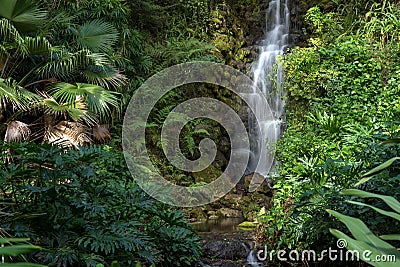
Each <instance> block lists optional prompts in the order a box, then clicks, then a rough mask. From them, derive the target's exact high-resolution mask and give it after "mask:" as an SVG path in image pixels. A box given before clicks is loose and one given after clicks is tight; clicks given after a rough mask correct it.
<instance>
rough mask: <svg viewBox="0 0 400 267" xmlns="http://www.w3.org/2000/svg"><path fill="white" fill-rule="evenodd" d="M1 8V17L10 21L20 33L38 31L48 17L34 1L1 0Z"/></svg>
mask: <svg viewBox="0 0 400 267" xmlns="http://www.w3.org/2000/svg"><path fill="white" fill-rule="evenodd" d="M0 7H1V8H0V17H3V18H6V19H8V20H10V21H11V22H12V23H13V24H14V25H15V27H16V28H17V29H18V30H19V31H31V30H34V29H36V28H37V27H39V26H40V25H42V24H43V23H44V21H45V18H46V16H47V12H46V11H45V10H43V9H41V8H39V7H38V6H37V5H36V4H35V2H34V1H32V0H0Z"/></svg>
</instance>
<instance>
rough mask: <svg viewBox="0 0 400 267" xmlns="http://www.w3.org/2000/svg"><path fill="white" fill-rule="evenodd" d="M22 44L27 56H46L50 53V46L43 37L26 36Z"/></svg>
mask: <svg viewBox="0 0 400 267" xmlns="http://www.w3.org/2000/svg"><path fill="white" fill-rule="evenodd" d="M23 43H24V46H25V49H26V52H27V53H28V54H29V55H42V54H44V55H48V54H51V53H52V45H51V44H50V42H49V41H48V40H47V39H46V38H45V37H41V36H36V37H29V36H27V37H24V38H23Z"/></svg>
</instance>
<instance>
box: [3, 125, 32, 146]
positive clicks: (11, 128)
mask: <svg viewBox="0 0 400 267" xmlns="http://www.w3.org/2000/svg"><path fill="white" fill-rule="evenodd" d="M30 136H31V130H30V129H29V127H28V124H26V123H23V122H21V121H11V122H10V123H9V124H8V125H7V130H6V135H5V137H4V141H5V142H17V143H21V142H23V141H27V140H29V138H30Z"/></svg>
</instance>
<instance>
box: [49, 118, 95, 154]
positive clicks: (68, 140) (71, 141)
mask: <svg viewBox="0 0 400 267" xmlns="http://www.w3.org/2000/svg"><path fill="white" fill-rule="evenodd" d="M87 132H88V131H87V127H85V126H84V125H83V124H80V123H78V122H70V121H60V122H59V123H58V124H57V125H55V126H50V127H48V128H47V129H46V131H45V134H44V139H43V141H44V142H46V143H49V144H53V145H58V146H61V147H74V148H75V149H78V148H79V146H84V145H87V144H91V143H92V140H91V139H90V138H89V136H88V134H87Z"/></svg>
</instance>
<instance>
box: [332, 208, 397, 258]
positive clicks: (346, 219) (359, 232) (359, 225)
mask: <svg viewBox="0 0 400 267" xmlns="http://www.w3.org/2000/svg"><path fill="white" fill-rule="evenodd" d="M327 211H328V213H330V214H331V215H333V216H335V217H336V218H338V219H339V220H340V221H341V222H343V223H344V224H345V225H346V226H347V228H348V229H349V230H350V232H351V234H352V235H353V236H354V237H355V239H357V240H358V241H362V242H365V243H366V244H368V245H370V246H371V247H374V248H379V250H381V251H384V252H386V253H389V252H393V253H394V252H397V253H400V252H398V251H397V250H396V248H395V247H393V246H392V245H390V244H389V243H387V242H385V241H383V240H382V239H380V238H378V237H377V236H376V235H375V234H374V233H372V232H371V230H369V229H368V227H367V226H366V225H365V224H364V222H363V221H361V220H360V219H357V218H353V217H350V216H347V215H343V214H341V213H339V212H336V211H333V210H327ZM399 256H400V255H399ZM399 259H400V258H399Z"/></svg>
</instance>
